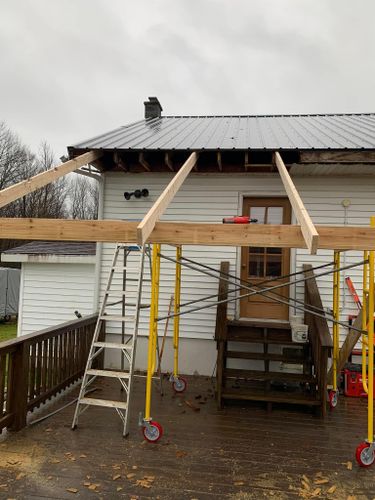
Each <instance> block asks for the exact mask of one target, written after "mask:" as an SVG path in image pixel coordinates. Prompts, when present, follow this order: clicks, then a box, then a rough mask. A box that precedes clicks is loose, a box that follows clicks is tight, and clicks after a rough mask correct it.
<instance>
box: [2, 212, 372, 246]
mask: <svg viewBox="0 0 375 500" xmlns="http://www.w3.org/2000/svg"><path fill="white" fill-rule="evenodd" d="M317 230H318V231H319V248H322V249H328V250H333V249H336V250H375V228H372V227H365V226H364V227H360V226H317ZM0 239H13V240H51V241H102V242H113V243H114V242H117V241H119V242H127V243H136V242H137V222H127V221H121V220H67V219H21V218H15V219H11V218H5V217H4V218H0ZM147 241H148V242H150V243H162V244H170V245H219V246H221V245H223V246H260V247H282V248H306V245H305V240H304V238H303V235H302V231H301V228H300V226H297V225H287V224H283V225H268V224H265V225H263V224H238V225H236V224H212V223H207V224H206V223H203V224H201V223H197V222H157V223H156V224H155V228H154V230H153V231H152V233H151V235H150V237H149V238H148V240H147Z"/></svg>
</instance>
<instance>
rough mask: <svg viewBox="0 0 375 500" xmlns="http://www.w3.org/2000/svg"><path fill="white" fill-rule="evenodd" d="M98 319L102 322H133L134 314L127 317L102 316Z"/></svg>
mask: <svg viewBox="0 0 375 500" xmlns="http://www.w3.org/2000/svg"><path fill="white" fill-rule="evenodd" d="M100 319H101V320H103V321H129V320H130V321H134V320H135V316H134V314H132V315H128V316H115V315H112V314H104V315H103V316H100Z"/></svg>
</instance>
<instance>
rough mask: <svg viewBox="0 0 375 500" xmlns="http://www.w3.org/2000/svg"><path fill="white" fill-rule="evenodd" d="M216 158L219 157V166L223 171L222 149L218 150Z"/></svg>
mask: <svg viewBox="0 0 375 500" xmlns="http://www.w3.org/2000/svg"><path fill="white" fill-rule="evenodd" d="M216 158H217V166H218V167H219V170H220V172H222V171H223V162H222V159H221V151H217V153H216Z"/></svg>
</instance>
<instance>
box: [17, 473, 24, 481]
mask: <svg viewBox="0 0 375 500" xmlns="http://www.w3.org/2000/svg"><path fill="white" fill-rule="evenodd" d="M25 476H26V474H25V473H24V472H20V473H19V474H17V476H16V479H17V481H19V480H20V479H22V478H23V477H25Z"/></svg>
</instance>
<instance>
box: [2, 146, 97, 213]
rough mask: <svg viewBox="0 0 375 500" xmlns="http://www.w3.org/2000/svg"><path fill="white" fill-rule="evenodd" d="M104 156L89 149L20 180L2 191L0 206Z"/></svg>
mask: <svg viewBox="0 0 375 500" xmlns="http://www.w3.org/2000/svg"><path fill="white" fill-rule="evenodd" d="M101 156H102V153H100V152H97V151H89V152H87V153H84V154H83V155H80V156H77V157H76V158H73V159H72V160H68V161H67V162H65V163H61V164H60V165H58V166H56V167H53V168H50V169H49V170H46V171H45V172H41V173H40V174H37V175H34V177H31V178H30V179H27V180H25V181H21V182H18V183H17V184H14V185H13V186H9V187H8V188H5V189H3V190H2V191H0V208H2V207H5V206H6V205H8V204H9V203H11V202H12V201H16V200H18V199H19V198H22V196H25V195H26V194H29V193H32V192H33V191H36V190H37V189H40V188H42V187H44V186H47V184H49V183H50V182H53V181H55V180H56V179H59V178H60V177H63V176H64V175H66V174H69V173H70V172H74V171H75V170H78V169H79V168H80V167H82V166H83V165H87V164H88V163H91V162H93V161H95V160H97V159H98V158H100V157H101Z"/></svg>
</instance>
